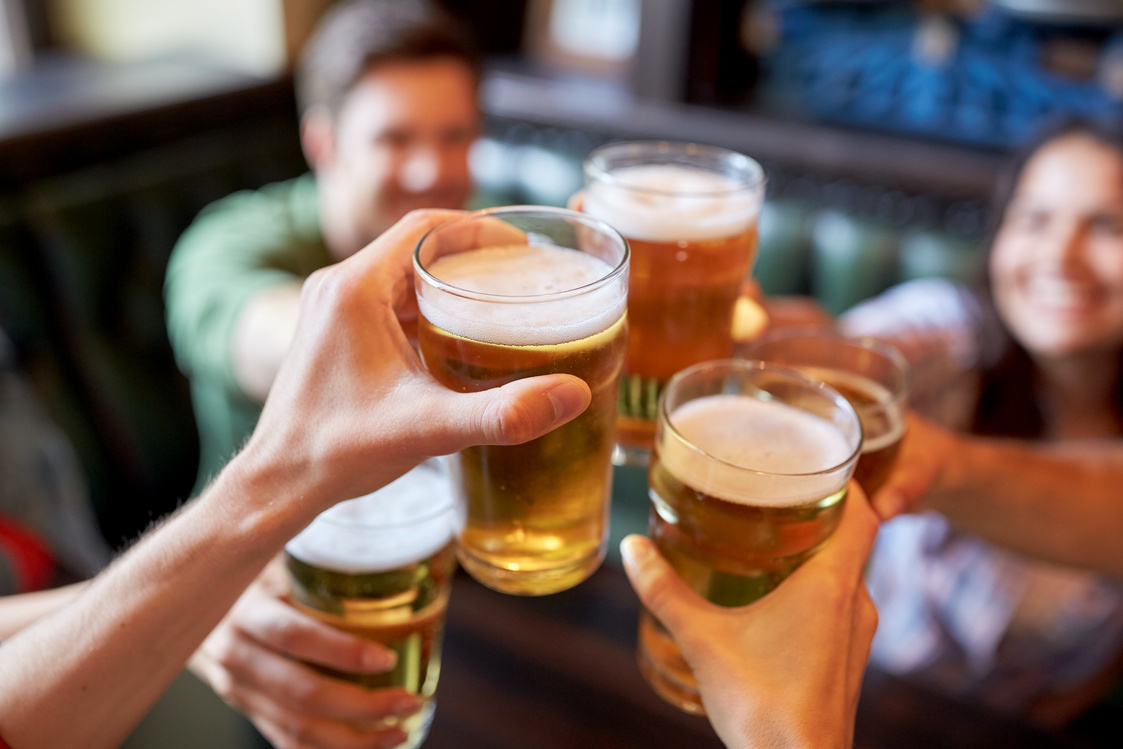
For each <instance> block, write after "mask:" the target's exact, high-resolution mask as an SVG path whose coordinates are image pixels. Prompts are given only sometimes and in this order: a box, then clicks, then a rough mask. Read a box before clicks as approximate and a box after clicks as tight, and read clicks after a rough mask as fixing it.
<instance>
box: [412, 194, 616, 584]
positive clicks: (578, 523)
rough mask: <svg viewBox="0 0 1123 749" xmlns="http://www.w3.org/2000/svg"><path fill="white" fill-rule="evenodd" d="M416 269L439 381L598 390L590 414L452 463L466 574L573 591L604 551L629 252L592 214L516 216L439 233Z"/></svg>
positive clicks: (458, 221)
mask: <svg viewBox="0 0 1123 749" xmlns="http://www.w3.org/2000/svg"><path fill="white" fill-rule="evenodd" d="M414 260H415V267H416V270H417V273H416V288H417V300H418V306H419V308H420V312H421V319H420V320H419V323H418V344H419V347H420V349H421V355H422V358H423V359H424V361H425V365H426V367H427V368H428V370H429V372H430V374H432V375H433V377H434V378H436V379H437V380H438V381H439V382H441V383H442V384H444V385H445V386H447V387H449V388H452V389H453V390H458V391H460V392H473V391H479V390H484V389H487V388H493V387H499V386H501V385H504V384H506V383H508V382H512V381H514V380H517V379H520V378H523V377H531V376H534V375H544V374H552V373H558V372H560V373H567V374H572V375H576V376H578V377H580V378H581V379H583V380H584V381H585V382H587V383H588V384H589V387H590V388H591V389H592V393H593V399H592V403H591V404H590V405H589V407H588V408H587V409H586V410H585V412H584V413H582V414H581V415H580V416H578V417H577V418H576V419H574V420H573V421H571V422H569V423H568V424H565V425H564V426H561V427H559V428H557V429H555V430H554V431H553V432H550V433H549V434H546V435H544V436H542V437H539V438H538V439H535V440H531V441H530V442H527V443H525V444H522V445H509V446H480V447H473V448H469V449H467V450H464V451H462V452H460V453H459V454H458V455H456V456H453V457H452V459H451V466H452V475H453V484H454V487H455V490H456V491H457V492H458V494H459V502H458V509H459V510H460V517H459V541H460V543H459V546H458V556H459V559H460V563H461V565H462V566H463V567H464V569H466V570H467V571H468V572H469V573H470V574H471V575H472V576H473V577H474V578H476V579H477V580H479V581H480V582H482V583H483V584H484V585H487V586H489V587H491V588H494V589H495V590H499V591H502V592H505V593H515V594H520V595H545V594H548V593H554V592H557V591H561V590H565V589H567V588H571V587H573V586H574V585H576V584H577V583H579V582H581V581H582V580H584V579H585V578H587V577H588V576H589V575H591V574H592V573H593V572H594V571H595V570H596V569H597V567H598V566H599V565H600V563H601V561H602V560H603V558H604V553H605V545H606V542H607V530H608V510H609V499H610V497H611V486H612V463H611V458H612V449H613V444H614V442H615V423H616V391H617V381H618V379H619V376H620V370H621V367H622V366H623V363H624V351H625V346H626V343H627V317H626V305H627V288H628V247H627V243H626V242H625V241H624V239H623V238H622V237H621V236H620V235H619V234H618V233H617V232H616V231H614V230H613V229H612V228H611V227H609V226H608V225H607V224H605V223H604V222H601V221H598V220H597V219H595V218H592V217H591V216H588V215H586V214H582V213H577V212H574V211H567V210H564V209H558V208H540V207H510V208H499V209H491V210H486V211H479V212H477V213H473V214H467V215H466V216H464V217H460V218H455V219H452V220H450V221H448V222H446V223H444V224H441V225H439V226H437V227H435V228H434V229H432V230H431V231H430V232H429V233H428V234H427V235H426V236H425V237H424V238H422V240H421V242H420V243H419V244H418V247H417V251H416V253H415V256H414Z"/></svg>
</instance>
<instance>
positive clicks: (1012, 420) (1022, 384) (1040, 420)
mask: <svg viewBox="0 0 1123 749" xmlns="http://www.w3.org/2000/svg"><path fill="white" fill-rule="evenodd" d="M1073 135H1079V136H1084V137H1088V138H1092V139H1093V140H1095V141H1097V142H1098V143H1102V144H1103V145H1105V146H1108V147H1109V148H1111V149H1113V150H1114V151H1115V152H1116V153H1117V154H1119V156H1120V158H1123V127H1121V125H1120V124H1119V123H1117V122H1108V121H1102V122H1101V121H1098V120H1091V119H1082V118H1066V119H1063V120H1060V121H1058V122H1055V123H1053V124H1051V125H1050V126H1048V127H1046V128H1044V129H1043V130H1042V131H1041V132H1040V133H1039V134H1038V135H1037V137H1035V138H1034V139H1033V141H1032V142H1030V143H1029V144H1027V145H1026V146H1025V147H1024V148H1022V149H1021V150H1020V151H1019V152H1018V154H1017V155H1016V156H1015V157H1014V158H1013V159H1012V160H1011V162H1010V163H1009V165H1008V166H1007V168H1006V169H1005V170H1004V172H1003V174H1002V175H1001V176H1000V178H999V180H998V182H997V184H996V189H995V194H994V200H993V203H992V205H993V207H992V214H991V227H990V232H989V237H988V239H989V241H988V246H989V247H990V248H991V249H992V251H993V247H994V239H995V237H996V236H997V234H998V230H999V227H1000V226H1001V224H1002V221H1003V219H1004V217H1005V214H1006V209H1007V208H1008V207H1009V204H1010V201H1011V200H1012V199H1013V197H1014V191H1015V190H1016V189H1017V185H1018V180H1019V179H1021V176H1022V172H1023V171H1024V170H1025V166H1026V164H1027V163H1028V162H1029V160H1030V159H1031V158H1032V157H1033V156H1034V155H1035V154H1036V153H1037V152H1038V151H1040V150H1041V149H1042V148H1043V147H1044V146H1046V145H1048V144H1049V143H1052V142H1053V141H1056V140H1059V139H1061V138H1065V137H1069V136H1073ZM979 300H980V304H981V307H982V310H983V317H984V325H983V334H982V335H983V340H982V344H983V345H982V350H983V354H982V357H981V359H980V374H981V379H980V389H979V399H978V402H977V403H976V406H975V418H974V423H973V425H972V430H971V431H972V432H973V433H975V434H981V435H988V436H1001V437H1022V438H1031V439H1032V438H1037V439H1040V438H1042V437H1044V436H1045V430H1046V427H1045V415H1044V413H1043V412H1042V408H1041V403H1040V398H1039V397H1038V395H1039V394H1038V390H1037V376H1036V375H1037V369H1036V366H1035V364H1034V362H1033V359H1032V358H1031V357H1030V355H1029V353H1028V352H1027V351H1026V350H1025V349H1024V348H1023V347H1022V346H1021V345H1020V344H1019V343H1018V342H1017V341H1015V340H1014V338H1013V337H1012V336H1011V335H1010V332H1009V331H1008V330H1007V329H1006V327H1005V326H1004V325H1003V324H1002V322H1001V318H999V316H998V311H997V309H996V308H995V304H994V298H993V295H992V293H991V278H990V269H989V263H988V265H987V269H986V271H985V272H984V274H983V278H982V281H981V288H980V289H979ZM1118 370H1119V372H1120V373H1121V374H1120V376H1119V378H1118V379H1117V381H1116V386H1115V397H1114V399H1113V402H1112V404H1111V407H1112V408H1113V409H1114V411H1115V418H1116V422H1117V423H1118V424H1120V425H1123V350H1121V351H1120V352H1119V367H1118Z"/></svg>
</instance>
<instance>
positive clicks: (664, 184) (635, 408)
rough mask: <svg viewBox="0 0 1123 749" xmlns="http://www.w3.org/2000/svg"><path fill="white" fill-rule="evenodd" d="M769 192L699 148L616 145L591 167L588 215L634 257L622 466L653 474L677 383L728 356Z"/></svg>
mask: <svg viewBox="0 0 1123 749" xmlns="http://www.w3.org/2000/svg"><path fill="white" fill-rule="evenodd" d="M764 182H765V179H764V170H763V169H762V168H761V166H760V164H758V163H757V162H755V161H753V160H752V159H750V158H748V157H747V156H744V155H742V154H739V153H736V152H734V151H728V150H725V149H723V148H712V147H707V146H700V145H696V144H693V143H665V142H633V143H614V144H610V145H607V146H604V147H602V148H598V149H596V150H595V151H593V152H592V153H591V154H589V157H588V158H587V159H586V160H585V193H584V196H583V205H582V210H584V211H585V212H586V213H588V214H589V215H591V216H595V217H596V218H599V219H601V220H603V221H606V222H608V223H609V224H611V225H612V226H614V227H616V228H617V229H619V230H620V233H621V234H623V235H624V236H625V237H627V239H628V243H629V245H630V247H631V252H632V258H631V272H630V273H631V281H630V284H629V291H628V324H629V327H630V333H629V341H628V358H627V364H626V366H625V374H624V377H623V378H622V380H621V386H620V421H619V430H618V431H619V434H618V439H617V441H618V442H619V444H620V454H619V455H618V456H617V462H619V463H624V464H636V465H646V464H647V455H648V452H649V451H650V450H651V445H652V440H653V438H654V434H655V418H656V411H657V403H658V399H659V393H660V391H661V390H662V388H663V386H664V385H665V384H666V382H667V380H669V379H670V377H671V375H673V374H674V373H675V372H677V371H679V370H680V369H683V368H685V367H688V366H690V365H691V364H697V363H698V362H702V361H707V360H710V359H721V358H725V357H728V356H731V355H732V353H733V320H734V308H735V305H736V303H737V299H738V295H739V294H740V291H741V285H742V283H743V282H744V280H745V278H746V276H747V275H748V273H749V270H750V269H751V268H752V263H753V259H754V257H755V255H756V246H757V217H758V215H759V214H760V207H761V203H762V200H763V197H764Z"/></svg>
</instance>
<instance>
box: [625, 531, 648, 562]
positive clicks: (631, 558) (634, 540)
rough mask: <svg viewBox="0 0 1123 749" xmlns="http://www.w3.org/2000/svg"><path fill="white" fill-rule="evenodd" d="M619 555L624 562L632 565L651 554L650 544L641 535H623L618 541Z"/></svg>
mask: <svg viewBox="0 0 1123 749" xmlns="http://www.w3.org/2000/svg"><path fill="white" fill-rule="evenodd" d="M620 556H621V557H622V558H623V560H624V564H626V565H628V566H630V567H634V566H636V565H639V564H642V563H643V562H644V561H645V560H646V559H647V558H648V557H650V556H651V545H650V544H648V543H647V542H646V541H644V539H643V537H642V536H637V535H631V536H625V537H624V540H622V541H621V542H620Z"/></svg>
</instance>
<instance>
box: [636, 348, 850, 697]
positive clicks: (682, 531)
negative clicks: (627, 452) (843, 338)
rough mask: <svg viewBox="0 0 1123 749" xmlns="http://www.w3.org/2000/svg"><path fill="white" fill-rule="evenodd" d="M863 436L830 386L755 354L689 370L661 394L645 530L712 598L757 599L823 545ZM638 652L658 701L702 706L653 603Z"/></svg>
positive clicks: (729, 602)
mask: <svg viewBox="0 0 1123 749" xmlns="http://www.w3.org/2000/svg"><path fill="white" fill-rule="evenodd" d="M861 443H862V428H861V422H860V421H859V419H858V415H857V414H856V413H855V411H854V408H853V407H852V406H851V405H850V403H849V402H848V401H847V400H846V399H845V398H844V397H842V396H841V395H839V394H838V393H837V392H835V391H834V390H833V389H831V388H830V387H828V386H826V385H825V384H823V383H822V382H819V381H816V380H812V379H810V378H807V377H804V376H803V375H800V374H799V373H798V372H795V371H792V370H788V369H784V368H781V367H776V366H773V365H771V364H764V363H761V362H753V361H740V360H721V361H713V362H704V363H702V364H698V365H695V366H693V367H689V368H687V369H685V370H683V371H682V372H680V373H678V374H677V375H675V376H674V377H673V378H672V379H671V380H670V382H669V383H668V384H667V387H666V389H665V390H664V392H663V395H662V398H661V399H660V404H659V418H658V422H657V427H656V439H655V449H654V452H653V453H652V458H651V464H650V467H649V470H648V485H649V489H650V491H649V494H650V496H651V503H652V505H651V515H650V524H649V535H650V536H651V539H652V540H653V541H654V542H655V544H656V546H657V547H658V549H659V551H660V553H662V555H663V556H664V557H665V558H666V559H667V561H668V562H669V563H670V564H671V566H672V567H674V569H675V571H676V572H677V573H678V574H679V576H680V577H681V578H682V579H683V580H685V581H686V583H687V584H688V585H690V586H691V587H692V588H693V589H694V590H695V591H697V592H698V593H699V594H700V595H702V596H704V597H705V598H706V599H707V600H709V601H711V602H713V603H716V604H719V605H722V606H744V605H746V604H749V603H752V602H753V601H755V600H757V599H758V598H760V597H761V596H763V595H764V594H766V593H768V592H769V591H770V590H772V589H773V588H775V587H776V586H777V585H779V584H780V583H781V582H782V581H783V579H784V578H785V577H787V576H788V575H789V574H791V573H792V572H793V571H794V570H795V569H796V568H797V567H798V566H799V565H800V564H802V563H803V562H804V561H805V560H806V559H807V558H809V557H810V556H811V555H812V554H814V553H815V552H816V551H818V550H819V549H820V548H822V547H823V545H824V544H826V542H827V540H828V539H829V538H830V536H831V534H832V533H833V532H834V529H835V527H836V526H837V525H838V521H839V517H840V516H841V512H842V507H843V501H844V500H845V498H846V485H847V481H848V480H849V479H850V476H851V475H852V473H853V471H854V464H855V462H856V461H857V458H858V454H859V451H860V449H861ZM638 650H639V652H638V660H639V665H640V671H641V672H642V673H643V675H644V677H645V678H646V679H647V681H648V682H649V683H650V684H651V685H652V687H653V688H654V689H655V691H656V692H658V693H659V695H660V696H661V697H663V698H664V699H665V700H667V701H668V702H670V703H671V704H673V705H675V706H677V707H679V708H681V709H682V710H685V711H687V712H691V713H697V714H703V713H704V712H705V711H704V709H703V707H702V702H701V698H700V697H699V695H698V689H697V681H696V680H695V679H694V676H693V674H692V673H691V670H690V667H689V666H688V665H687V663H686V661H685V660H684V659H683V657H682V654H681V652H680V651H679V649H678V646H677V645H676V644H675V642H674V639H673V638H672V637H671V636H670V634H669V633H668V632H667V630H666V629H665V628H664V627H663V626H662V625H661V624H660V623H659V621H658V620H657V619H655V618H654V617H653V616H652V615H651V614H650V613H649V612H648V611H647V610H646V609H644V610H643V611H642V612H641V614H640V623H639V648H638Z"/></svg>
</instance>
